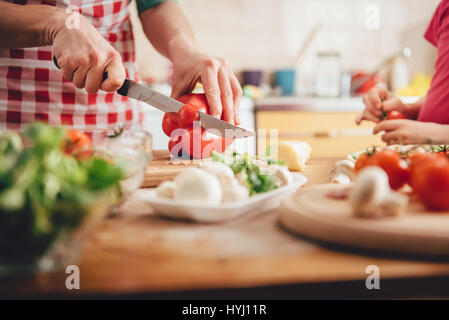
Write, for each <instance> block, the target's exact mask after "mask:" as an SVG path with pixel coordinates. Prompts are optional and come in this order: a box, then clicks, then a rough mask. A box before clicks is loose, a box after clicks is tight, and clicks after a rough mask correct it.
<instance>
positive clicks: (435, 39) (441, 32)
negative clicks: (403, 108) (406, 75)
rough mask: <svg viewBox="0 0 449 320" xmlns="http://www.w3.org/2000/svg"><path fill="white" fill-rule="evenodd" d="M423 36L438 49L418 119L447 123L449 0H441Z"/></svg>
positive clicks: (448, 98) (448, 100)
mask: <svg viewBox="0 0 449 320" xmlns="http://www.w3.org/2000/svg"><path fill="white" fill-rule="evenodd" d="M424 37H425V38H426V39H427V40H428V41H429V42H430V43H432V44H433V45H434V46H435V47H437V49H438V57H437V61H436V63H435V74H434V76H433V78H432V84H431V86H430V89H429V92H428V93H427V97H426V100H425V102H424V105H423V106H422V107H421V111H420V113H419V116H418V120H419V121H425V122H436V123H442V124H449V0H442V1H441V3H440V5H439V6H438V8H437V10H436V11H435V14H434V16H433V18H432V21H431V22H430V25H429V27H428V29H427V31H426V33H425V35H424Z"/></svg>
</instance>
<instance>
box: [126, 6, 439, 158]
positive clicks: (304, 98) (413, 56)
mask: <svg viewBox="0 0 449 320" xmlns="http://www.w3.org/2000/svg"><path fill="white" fill-rule="evenodd" d="M178 2H179V4H180V5H181V7H182V8H183V10H184V12H185V13H186V15H187V17H188V18H189V20H190V22H191V24H192V26H193V29H194V32H195V35H196V37H197V40H198V42H199V43H200V44H201V45H202V46H203V47H204V48H205V49H206V50H207V51H209V52H211V53H212V54H215V55H217V56H221V57H224V58H225V59H227V60H228V62H229V63H230V64H231V66H232V67H233V69H234V71H235V72H236V74H237V75H238V76H239V79H240V81H241V83H242V86H243V88H244V95H245V96H246V98H245V99H244V100H243V101H242V105H241V115H242V122H243V123H242V124H243V126H245V127H247V128H250V129H266V130H268V132H269V130H270V129H274V130H276V129H277V130H278V133H279V139H289V140H307V141H308V142H309V143H310V144H311V145H312V148H313V154H314V156H320V155H323V156H324V155H326V156H329V155H334V154H335V155H336V154H341V153H342V151H343V152H345V151H348V152H351V151H354V150H357V148H362V149H363V148H366V147H367V145H370V144H380V139H379V137H374V136H372V135H371V128H372V125H371V124H369V123H366V124H363V125H362V126H361V127H357V126H355V124H354V118H355V116H356V115H357V114H358V113H359V112H360V111H361V110H363V104H362V102H361V98H360V95H362V94H363V93H365V92H367V91H368V90H369V89H370V88H371V87H372V86H374V85H384V86H387V87H388V88H390V89H392V90H393V91H395V92H396V93H398V94H399V95H401V96H402V97H403V99H404V100H405V101H414V100H416V99H418V98H419V96H423V95H425V93H426V91H427V89H428V87H429V85H430V78H431V76H432V73H433V66H434V62H435V58H436V50H435V48H433V47H432V46H431V45H430V44H429V43H428V42H426V40H425V39H424V38H423V34H424V32H425V30H426V28H427V25H428V23H429V21H430V19H431V17H432V14H433V12H434V10H435V8H436V7H437V5H438V3H439V1H438V0H225V1H223V0H178ZM131 11H132V12H133V20H132V21H133V25H134V30H135V37H136V43H137V59H138V64H139V72H140V75H141V78H142V79H143V80H144V81H146V82H148V83H149V84H151V85H153V86H155V87H156V88H157V89H159V90H161V91H164V92H166V93H170V75H171V71H172V68H171V65H170V63H169V61H167V60H166V59H165V58H163V57H161V56H160V55H158V54H157V53H156V52H155V50H154V49H153V48H152V47H151V45H150V44H149V43H148V41H147V40H146V38H145V36H144V34H143V32H142V29H141V27H140V23H139V21H138V19H137V15H136V13H135V10H134V8H132V10H131ZM152 112H153V111H152ZM149 119H150V123H149V124H148V126H149V127H150V131H151V132H152V134H153V137H154V147H155V148H156V149H165V148H167V142H168V139H167V138H166V137H165V136H164V135H163V133H162V130H161V129H160V123H161V119H162V114H161V113H159V112H158V111H156V110H155V111H154V114H151V115H150V117H149ZM329 142H332V143H329ZM239 143H240V141H239ZM264 143H266V142H264ZM237 149H241V151H249V152H255V150H256V143H255V141H253V140H250V141H245V142H242V143H241V145H239V146H237ZM259 149H262V147H261V145H259ZM346 149H347V150H346Z"/></svg>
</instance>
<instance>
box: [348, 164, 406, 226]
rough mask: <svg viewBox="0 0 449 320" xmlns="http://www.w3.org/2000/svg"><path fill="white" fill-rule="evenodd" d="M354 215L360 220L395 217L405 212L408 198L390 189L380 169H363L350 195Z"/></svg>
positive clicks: (385, 176)
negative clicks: (360, 218)
mask: <svg viewBox="0 0 449 320" xmlns="http://www.w3.org/2000/svg"><path fill="white" fill-rule="evenodd" d="M350 201H351V205H352V209H353V213H354V215H356V216H358V217H362V218H383V217H397V216H399V215H401V214H403V213H404V212H405V210H406V209H407V205H408V197H407V196H406V195H403V194H401V193H399V192H395V191H393V190H391V189H390V185H389V183H388V176H387V174H386V173H385V171H383V170H382V169H381V168H378V167H368V168H366V169H363V170H362V171H361V172H360V174H359V176H358V178H357V181H356V183H355V184H354V187H353V188H352V191H351V194H350Z"/></svg>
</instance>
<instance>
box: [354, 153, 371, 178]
mask: <svg viewBox="0 0 449 320" xmlns="http://www.w3.org/2000/svg"><path fill="white" fill-rule="evenodd" d="M374 153H375V151H368V152H366V153H362V154H361V155H360V156H359V158H358V159H357V161H356V162H355V166H354V173H355V174H356V175H357V174H358V173H359V172H360V170H362V169H363V168H366V167H369V166H372V165H373V164H372V162H373V155H374Z"/></svg>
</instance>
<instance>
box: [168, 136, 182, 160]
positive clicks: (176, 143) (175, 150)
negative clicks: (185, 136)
mask: <svg viewBox="0 0 449 320" xmlns="http://www.w3.org/2000/svg"><path fill="white" fill-rule="evenodd" d="M181 138H182V137H176V138H175V139H170V140H169V141H168V150H169V151H170V153H171V154H172V155H173V156H175V157H176V158H180V157H182V143H181Z"/></svg>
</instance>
